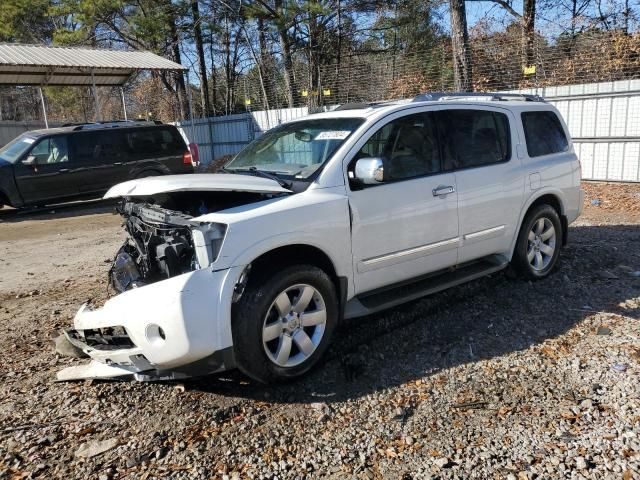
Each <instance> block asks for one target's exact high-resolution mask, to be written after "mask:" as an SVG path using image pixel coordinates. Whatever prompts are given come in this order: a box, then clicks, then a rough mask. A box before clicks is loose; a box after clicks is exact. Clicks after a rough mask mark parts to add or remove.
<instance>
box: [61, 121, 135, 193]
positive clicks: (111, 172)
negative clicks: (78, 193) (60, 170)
mask: <svg viewBox="0 0 640 480" xmlns="http://www.w3.org/2000/svg"><path fill="white" fill-rule="evenodd" d="M70 144H71V153H72V158H73V159H74V160H75V161H77V162H81V163H83V164H85V165H86V166H87V170H88V171H87V175H86V182H85V184H84V185H83V186H82V187H81V189H82V190H83V191H92V192H100V191H104V190H107V189H108V188H110V187H111V186H113V185H115V184H117V183H120V182H122V181H124V180H126V179H127V166H126V160H127V149H128V147H127V144H126V138H125V136H124V134H123V133H122V132H121V131H118V130H117V129H113V130H96V131H86V132H77V133H75V134H74V135H72V136H71V140H70Z"/></svg>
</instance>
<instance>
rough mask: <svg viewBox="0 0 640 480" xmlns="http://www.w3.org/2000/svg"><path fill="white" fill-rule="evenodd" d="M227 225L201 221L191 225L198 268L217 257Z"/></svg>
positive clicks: (210, 262) (207, 264)
mask: <svg viewBox="0 0 640 480" xmlns="http://www.w3.org/2000/svg"><path fill="white" fill-rule="evenodd" d="M226 233H227V226H226V225H224V224H222V223H201V224H200V225H198V226H195V227H193V229H192V230H191V235H192V238H193V247H194V249H195V252H196V259H197V260H198V265H199V266H200V268H204V267H208V266H209V265H211V264H212V263H213V262H215V261H216V259H217V258H218V254H219V253H220V249H221V248H222V242H223V241H224V236H225V234H226Z"/></svg>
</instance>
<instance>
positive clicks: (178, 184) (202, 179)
mask: <svg viewBox="0 0 640 480" xmlns="http://www.w3.org/2000/svg"><path fill="white" fill-rule="evenodd" d="M170 192H254V193H286V192H289V190H287V189H286V188H283V187H281V186H280V185H279V184H278V182H276V181H275V180H271V179H269V178H262V177H253V176H249V175H235V174H219V173H201V174H198V175H194V174H184V175H165V176H160V177H145V178H138V179H136V180H129V181H128V182H123V183H119V184H118V185H114V186H113V187H111V188H110V189H109V191H108V192H107V193H105V195H104V198H117V197H139V196H148V195H157V194H158V193H170Z"/></svg>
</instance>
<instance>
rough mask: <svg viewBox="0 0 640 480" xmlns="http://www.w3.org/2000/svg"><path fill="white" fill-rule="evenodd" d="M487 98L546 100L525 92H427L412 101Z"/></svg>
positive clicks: (501, 100) (491, 99)
mask: <svg viewBox="0 0 640 480" xmlns="http://www.w3.org/2000/svg"><path fill="white" fill-rule="evenodd" d="M474 97H475V98H488V99H489V100H490V101H496V102H505V101H508V100H523V101H525V102H546V100H545V99H544V98H542V97H541V96H540V95H529V94H526V93H501V92H428V93H421V94H419V95H418V96H416V97H415V98H414V99H413V100H412V101H413V102H436V101H444V100H458V99H461V98H474Z"/></svg>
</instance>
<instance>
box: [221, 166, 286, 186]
mask: <svg viewBox="0 0 640 480" xmlns="http://www.w3.org/2000/svg"><path fill="white" fill-rule="evenodd" d="M222 171H223V172H227V173H236V172H239V173H248V174H250V175H253V176H256V177H262V178H268V179H270V180H274V181H276V182H278V184H279V185H280V186H281V187H283V188H287V189H289V188H291V185H292V182H287V181H285V180H283V179H281V178H280V177H278V176H277V175H271V174H270V173H267V172H265V171H264V170H258V169H257V168H256V167H249V168H223V169H222Z"/></svg>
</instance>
